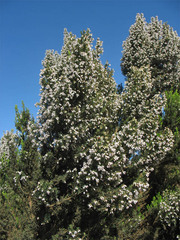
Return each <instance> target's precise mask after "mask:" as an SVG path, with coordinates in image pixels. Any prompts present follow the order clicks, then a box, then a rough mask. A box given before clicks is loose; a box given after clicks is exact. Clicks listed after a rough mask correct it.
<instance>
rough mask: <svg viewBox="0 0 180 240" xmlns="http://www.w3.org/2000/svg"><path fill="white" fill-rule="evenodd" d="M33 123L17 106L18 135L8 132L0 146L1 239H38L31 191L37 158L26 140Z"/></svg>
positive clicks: (35, 178)
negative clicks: (29, 126) (30, 124)
mask: <svg viewBox="0 0 180 240" xmlns="http://www.w3.org/2000/svg"><path fill="white" fill-rule="evenodd" d="M30 121H33V119H32V118H31V116H30V113H29V110H28V109H27V108H25V106H24V104H23V110H22V111H21V112H19V110H18V108H17V106H16V122H15V125H16V128H17V130H18V132H17V133H16V134H15V133H13V131H11V132H7V133H6V134H4V136H3V137H2V138H1V144H0V164H1V167H0V186H1V188H0V194H1V198H0V206H1V207H0V209H1V210H0V215H1V221H0V233H1V239H13V240H15V239H29V240H32V239H35V238H36V236H37V221H36V199H35V198H34V197H33V190H34V188H35V186H37V179H38V177H39V171H38V168H39V166H38V165H39V163H38V162H39V154H38V152H37V149H36V148H35V147H33V145H32V139H31V138H30V137H29V133H28V124H29V122H30Z"/></svg>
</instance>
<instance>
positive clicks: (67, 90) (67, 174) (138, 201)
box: [0, 14, 180, 240]
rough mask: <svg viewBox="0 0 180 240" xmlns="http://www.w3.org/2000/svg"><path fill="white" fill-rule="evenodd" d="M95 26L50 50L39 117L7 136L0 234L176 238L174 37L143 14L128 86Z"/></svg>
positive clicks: (21, 115)
mask: <svg viewBox="0 0 180 240" xmlns="http://www.w3.org/2000/svg"><path fill="white" fill-rule="evenodd" d="M93 43H94V39H93V38H92V34H91V32H90V30H89V29H87V31H83V32H81V35H80V37H77V36H76V35H74V34H72V33H71V32H68V31H67V30H66V29H65V31H64V45H63V47H62V50H61V52H60V53H58V52H56V51H54V50H48V51H46V55H45V59H44V61H43V62H42V64H43V69H42V70H41V73H40V86H41V89H40V101H39V103H37V105H38V107H39V111H38V117H37V120H36V121H35V120H34V118H33V117H32V116H31V115H30V112H29V110H28V109H27V108H26V107H25V105H24V103H22V111H19V110H18V108H17V106H16V108H15V111H16V117H15V127H16V130H17V132H16V133H14V132H13V131H11V132H7V133H5V134H4V136H3V137H2V138H1V141H0V215H1V219H0V238H1V239H10V240H11V239H12V240H15V239H18V240H19V239H29V240H32V239H33V240H34V239H41V240H43V239H44V240H47V239H52V240H57V239H58V240H64V239H76V240H77V239H87V240H88V239H92V240H93V239H94V240H96V239H101V240H106V239H107V240H110V239H139V240H140V239H141V240H142V239H144V240H145V239H154V240H155V239H157V240H159V239H161V240H165V239H167V237H168V239H172V240H173V239H178V237H179V235H178V224H179V219H178V213H179V205H178V204H179V160H180V158H179V156H180V153H179V149H180V137H179V131H180V129H179V126H180V123H179V109H180V108H179V107H180V106H179V104H180V101H179V100H180V99H179V63H180V62H179V51H180V42H179V37H178V35H177V33H176V32H175V31H174V30H173V29H172V28H170V27H169V26H168V25H167V24H166V23H165V24H164V23H162V22H161V21H159V20H158V18H157V17H156V18H152V19H151V22H150V23H147V22H146V20H145V18H144V16H143V15H142V14H141V15H140V14H137V16H136V22H135V24H133V25H132V26H131V28H130V31H129V37H128V38H127V39H126V41H125V42H124V43H123V48H124V51H123V57H122V62H121V67H122V72H123V74H124V75H125V77H126V82H125V86H124V88H123V87H122V85H121V86H120V87H119V88H118V89H117V86H116V83H115V80H114V78H113V70H112V69H110V67H109V64H108V62H106V64H105V65H103V64H102V62H101V55H102V53H103V48H102V42H101V41H100V39H97V41H96V43H95V46H94V44H93Z"/></svg>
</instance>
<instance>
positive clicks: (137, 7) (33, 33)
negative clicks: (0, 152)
mask: <svg viewBox="0 0 180 240" xmlns="http://www.w3.org/2000/svg"><path fill="white" fill-rule="evenodd" d="M137 13H144V16H145V18H146V20H147V21H148V22H149V21H150V18H151V17H152V16H158V17H159V20H162V21H163V22H168V24H169V25H170V26H172V27H173V29H174V30H176V31H177V32H178V34H180V24H179V23H180V1H179V0H151V1H150V0H131V1H130V0H79V1H78V0H74V1H72V0H71V1H69V0H64V1H63V0H59V1H58V0H29V1H28V0H21V1H18V0H12V1H9V0H0V114H1V115H0V137H1V136H2V135H3V131H6V130H11V129H13V128H14V119H15V110H14V108H15V105H16V104H17V105H18V107H19V108H20V109H21V101H22V100H23V101H24V103H25V106H26V107H28V108H29V109H30V112H31V113H32V114H33V116H34V117H36V113H37V108H36V107H35V106H34V104H35V103H36V102H38V101H39V90H40V86H39V73H40V69H41V68H42V65H41V62H42V60H43V58H44V56H45V51H46V50H47V49H55V50H57V51H58V52H60V50H61V48H62V45H63V31H64V28H67V30H68V31H70V32H72V33H74V34H76V35H77V36H80V32H81V31H82V30H84V29H87V28H90V29H91V32H92V34H93V37H94V39H95V40H96V38H97V37H100V39H101V40H102V41H103V47H104V54H103V56H102V62H103V63H105V62H106V60H108V61H109V63H110V64H111V67H112V68H113V69H114V70H115V74H114V78H115V81H116V82H117V83H120V82H124V77H123V76H122V74H121V69H120V59H121V56H122V54H121V52H122V43H123V41H124V40H125V39H126V38H127V36H128V31H129V28H130V26H131V25H132V24H133V23H134V22H135V17H136V14H137Z"/></svg>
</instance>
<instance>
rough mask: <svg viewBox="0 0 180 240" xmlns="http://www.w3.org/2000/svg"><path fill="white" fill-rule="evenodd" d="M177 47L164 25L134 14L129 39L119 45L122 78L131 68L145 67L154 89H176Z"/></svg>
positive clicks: (173, 34)
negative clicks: (121, 49) (120, 49)
mask: <svg viewBox="0 0 180 240" xmlns="http://www.w3.org/2000/svg"><path fill="white" fill-rule="evenodd" d="M179 46H180V38H179V36H178V35H177V33H176V32H175V31H173V29H172V28H170V27H169V25H167V23H162V21H159V20H158V18H157V17H156V18H154V17H153V18H152V19H151V22H150V23H149V24H148V23H147V22H146V20H145V18H144V16H143V14H137V16H136V22H135V24H134V25H132V26H131V28H130V31H129V37H128V38H127V39H126V41H124V43H123V48H124V51H123V57H122V59H121V60H122V63H121V67H122V71H123V73H124V74H125V75H126V74H127V73H128V72H129V71H131V67H132V66H136V67H138V68H140V67H142V66H147V65H149V66H150V68H151V73H152V76H153V77H155V79H156V81H155V82H154V87H155V88H156V90H159V89H170V88H171V87H172V86H176V87H177V86H178V84H179V81H180V70H179V69H180V68H179V66H180V59H179ZM155 88H154V89H155Z"/></svg>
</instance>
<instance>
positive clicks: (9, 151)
mask: <svg viewBox="0 0 180 240" xmlns="http://www.w3.org/2000/svg"><path fill="white" fill-rule="evenodd" d="M17 138H18V136H17V134H15V133H14V132H13V131H11V132H9V131H7V132H6V133H5V134H4V135H3V137H2V138H1V140H0V169H3V168H4V167H6V166H7V165H8V163H9V162H10V161H14V158H15V157H16V152H17V148H18V142H17Z"/></svg>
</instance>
